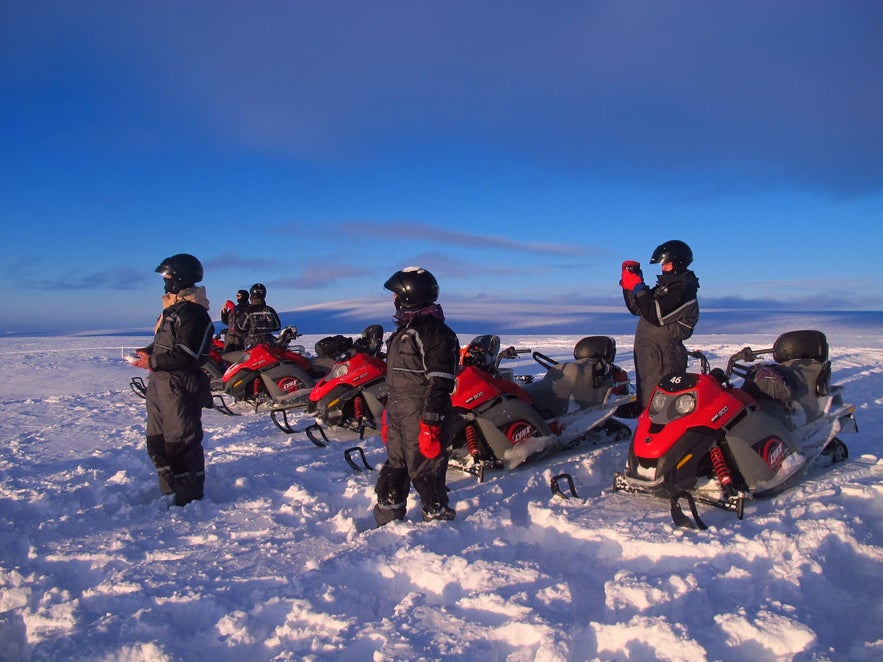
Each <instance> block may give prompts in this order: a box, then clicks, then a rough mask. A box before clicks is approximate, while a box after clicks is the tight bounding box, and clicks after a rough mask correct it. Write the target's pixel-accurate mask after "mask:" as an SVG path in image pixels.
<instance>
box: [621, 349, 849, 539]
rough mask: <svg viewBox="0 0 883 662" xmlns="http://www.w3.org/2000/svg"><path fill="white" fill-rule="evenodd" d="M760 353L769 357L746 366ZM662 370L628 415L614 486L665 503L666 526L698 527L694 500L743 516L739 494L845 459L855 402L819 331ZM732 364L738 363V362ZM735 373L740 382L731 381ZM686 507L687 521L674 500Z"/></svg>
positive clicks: (758, 494) (779, 486)
mask: <svg viewBox="0 0 883 662" xmlns="http://www.w3.org/2000/svg"><path fill="white" fill-rule="evenodd" d="M765 354H772V358H773V362H765V363H758V364H754V365H747V364H751V363H753V362H755V361H758V360H759V357H760V356H762V355H765ZM689 355H690V356H691V357H693V358H697V359H699V361H700V365H701V371H700V373H699V374H696V373H691V372H677V373H672V374H670V375H668V376H666V377H665V378H664V379H663V380H662V381H661V382H660V383H659V385H658V386H657V387H656V389H655V390H654V391H653V396H652V399H651V402H650V406H649V407H648V408H647V409H646V410H645V411H644V412H642V413H641V415H640V417H639V418H638V424H637V428H636V429H635V434H634V436H633V438H632V442H631V446H630V448H629V453H628V461H627V464H626V468H625V471H624V472H622V473H616V474H615V475H614V491H617V490H625V491H630V492H643V493H649V494H651V495H654V496H657V497H662V498H664V499H668V500H669V501H670V506H671V514H672V518H673V520H674V522H675V524H676V525H678V526H685V527H692V528H700V529H704V528H706V526H705V524H704V522H703V521H702V520H701V519H700V517H699V513H698V509H697V507H696V502H699V503H704V504H709V505H713V506H717V507H719V508H724V509H727V510H732V511H735V512H736V513H737V515H738V517H739V518H740V519H741V518H742V517H743V509H744V502H745V500H746V499H751V498H762V497H767V496H771V495H774V494H777V493H779V492H781V491H782V490H785V489H787V488H788V487H790V486H792V485H793V484H794V483H795V482H797V481H798V480H799V479H800V477H801V476H802V475H803V474H804V473H805V472H806V471H807V470H808V469H809V468H810V467H811V466H812V465H814V464H817V463H820V462H824V463H825V464H833V463H834V462H840V461H843V460H845V459H846V458H847V449H846V445H845V444H844V443H843V442H842V441H841V440H840V439H838V438H837V435H838V434H839V433H841V432H855V431H857V425H856V422H855V418H854V416H853V412H854V411H855V407H854V406H853V405H851V404H846V403H844V402H843V399H842V397H841V393H840V387H839V386H832V385H831V384H830V379H831V363H830V361H829V360H828V343H827V339H826V338H825V335H824V334H823V333H821V332H820V331H791V332H788V333H785V334H783V335H781V336H779V338H778V339H777V340H776V342H775V343H774V344H773V347H771V348H770V349H761V350H753V349H751V348H750V347H745V348H744V349H742V350H740V351H739V352H736V353H735V354H733V355H732V356H731V357H730V359H729V361H728V362H727V367H726V370H721V369H720V368H716V369H714V370H710V369H709V363H708V360H707V359H706V357H705V356H704V355H703V354H702V353H701V352H698V351H696V352H690V353H689ZM740 362H741V363H740ZM733 375H735V376H737V377H741V378H742V380H743V383H742V384H741V385H740V386H739V387H736V386H734V385H732V384H731V382H730V379H731V377H732V376H733ZM682 499H683V500H684V501H686V503H687V505H688V506H689V508H690V511H691V515H692V520H691V519H690V517H688V516H687V515H686V514H685V513H684V512H683V510H682V508H681V503H680V502H681V500H682Z"/></svg>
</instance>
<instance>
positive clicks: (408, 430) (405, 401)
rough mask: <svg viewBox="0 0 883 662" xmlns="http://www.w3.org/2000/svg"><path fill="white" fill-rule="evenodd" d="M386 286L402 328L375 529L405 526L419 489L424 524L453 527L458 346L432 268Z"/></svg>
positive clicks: (392, 361)
mask: <svg viewBox="0 0 883 662" xmlns="http://www.w3.org/2000/svg"><path fill="white" fill-rule="evenodd" d="M383 287H384V288H385V289H387V290H389V291H391V292H393V294H394V295H395V307H396V311H397V312H396V314H395V318H394V319H395V321H396V324H397V327H398V328H397V329H396V330H395V331H394V332H393V334H392V336H390V338H389V341H388V342H387V358H386V360H387V372H386V383H387V386H388V387H389V396H388V398H387V403H386V415H385V417H384V420H383V422H382V424H381V437H382V439H383V441H384V443H385V444H386V452H387V459H386V462H385V463H384V465H383V468H382V469H381V470H380V475H379V476H378V478H377V484H376V485H375V487H374V491H375V493H376V494H377V504H376V505H375V506H374V519H375V521H376V522H377V526H383V525H384V524H388V523H389V522H392V521H393V520H401V519H404V518H405V511H406V507H407V506H406V504H407V501H408V492H409V491H410V488H411V485H412V484H413V486H414V489H415V490H416V492H417V494H418V495H419V496H420V502H421V506H422V509H423V519H424V520H425V521H430V520H452V519H454V514H455V512H454V509H453V508H451V507H450V506H449V505H448V490H447V486H446V484H445V474H446V472H447V469H448V452H449V446H450V443H451V428H452V423H453V421H452V416H451V391H453V390H454V384H455V382H454V380H455V378H456V375H457V366H458V364H459V362H460V343H459V341H458V339H457V335H456V334H455V333H454V332H453V331H451V329H450V328H449V327H448V325H447V324H445V322H444V319H445V317H444V313H443V312H442V309H441V306H439V305H438V304H437V303H436V299H437V298H438V282H437V281H436V280H435V276H433V275H432V274H431V273H430V272H428V271H427V270H426V269H422V268H420V267H406V268H405V269H402V270H401V271H397V272H396V273H394V274H393V275H392V276H391V277H390V278H389V279H388V280H387V281H386V283H384V285H383Z"/></svg>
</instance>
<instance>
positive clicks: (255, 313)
mask: <svg viewBox="0 0 883 662" xmlns="http://www.w3.org/2000/svg"><path fill="white" fill-rule="evenodd" d="M249 294H250V295H251V303H250V304H248V308H247V310H246V313H245V315H243V316H242V317H241V319H240V318H238V317H237V319H236V328H237V330H238V332H239V333H240V334H241V335H242V336H243V337H244V338H245V348H246V349H248V348H249V347H254V346H255V345H259V344H261V343H270V344H272V343H274V342H275V341H276V338H275V336H273V332H274V331H278V330H279V329H281V328H282V322H280V321H279V315H277V314H276V311H275V310H273V308H272V307H270V306H268V305H267V301H266V299H267V287H266V286H265V285H264V284H263V283H255V284H254V285H252V286H251V290H249Z"/></svg>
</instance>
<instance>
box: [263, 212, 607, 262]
mask: <svg viewBox="0 0 883 662" xmlns="http://www.w3.org/2000/svg"><path fill="white" fill-rule="evenodd" d="M453 225H454V224H453V223H452V224H451V226H453ZM334 227H335V232H339V233H340V234H341V236H345V235H350V236H354V237H358V238H359V240H360V241H366V242H367V241H373V242H377V241H381V242H404V243H411V242H414V241H422V242H426V243H434V244H444V245H448V246H459V247H461V248H465V247H481V248H482V249H487V250H503V251H517V252H521V253H533V254H537V255H562V256H575V255H589V254H593V253H599V252H601V250H602V249H600V248H595V247H591V246H585V245H577V244H567V243H547V242H539V241H521V240H518V239H514V238H512V237H503V236H499V235H492V234H479V233H472V232H463V231H460V230H452V229H448V228H443V227H439V226H437V225H432V224H430V223H426V222H421V221H396V222H388V221H373V220H365V221H345V222H342V223H336V224H335V226H334ZM277 229H278V231H279V232H285V233H287V234H302V233H303V232H305V231H307V230H314V228H309V226H307V225H306V224H303V223H297V222H292V223H286V224H284V225H280V226H278V228H277Z"/></svg>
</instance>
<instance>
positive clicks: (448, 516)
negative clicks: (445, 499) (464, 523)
mask: <svg viewBox="0 0 883 662" xmlns="http://www.w3.org/2000/svg"><path fill="white" fill-rule="evenodd" d="M456 514H457V511H456V510H454V509H453V508H451V507H449V506H435V507H433V508H431V509H429V510H427V509H426V508H423V521H424V522H433V521H435V520H444V521H448V522H449V521H451V520H452V519H454V517H455V516H456Z"/></svg>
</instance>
